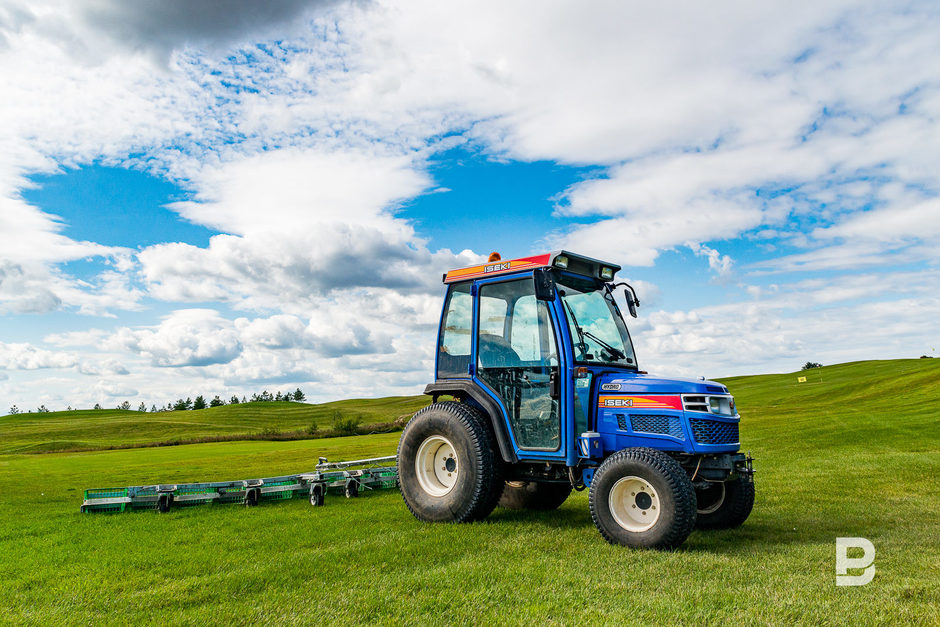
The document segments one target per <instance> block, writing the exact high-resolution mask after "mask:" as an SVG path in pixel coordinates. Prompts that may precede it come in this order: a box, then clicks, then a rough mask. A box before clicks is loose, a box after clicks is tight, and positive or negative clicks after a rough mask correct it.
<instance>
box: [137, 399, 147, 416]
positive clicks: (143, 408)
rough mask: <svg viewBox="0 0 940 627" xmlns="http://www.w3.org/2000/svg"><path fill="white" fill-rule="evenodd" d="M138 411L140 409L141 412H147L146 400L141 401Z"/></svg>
mask: <svg viewBox="0 0 940 627" xmlns="http://www.w3.org/2000/svg"><path fill="white" fill-rule="evenodd" d="M137 411H139V412H141V413H147V406H146V405H144V402H143V401H141V402H140V405H138V406H137Z"/></svg>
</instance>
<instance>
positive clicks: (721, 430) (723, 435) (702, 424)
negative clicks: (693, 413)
mask: <svg viewBox="0 0 940 627" xmlns="http://www.w3.org/2000/svg"><path fill="white" fill-rule="evenodd" d="M689 422H690V423H692V433H693V434H694V435H695V441H696V442H698V443H699V444H737V443H738V423H736V422H720V421H718V420H706V419H704V418H692V419H690V420H689Z"/></svg>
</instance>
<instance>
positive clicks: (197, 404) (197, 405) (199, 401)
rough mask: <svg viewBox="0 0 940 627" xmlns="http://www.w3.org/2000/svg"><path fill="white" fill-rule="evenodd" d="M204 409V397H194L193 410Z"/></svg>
mask: <svg viewBox="0 0 940 627" xmlns="http://www.w3.org/2000/svg"><path fill="white" fill-rule="evenodd" d="M205 408H206V397H204V396H203V395H202V394H200V395H199V396H197V397H196V400H195V401H193V409H205Z"/></svg>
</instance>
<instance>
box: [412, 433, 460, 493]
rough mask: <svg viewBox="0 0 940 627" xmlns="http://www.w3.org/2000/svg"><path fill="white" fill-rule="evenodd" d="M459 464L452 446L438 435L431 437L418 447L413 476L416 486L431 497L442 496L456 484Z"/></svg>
mask: <svg viewBox="0 0 940 627" xmlns="http://www.w3.org/2000/svg"><path fill="white" fill-rule="evenodd" d="M459 471H460V463H459V460H458V459H457V453H456V452H455V451H454V445H453V444H451V442H450V440H448V439H447V438H445V437H443V436H440V435H432V436H431V437H429V438H427V439H426V440H425V441H424V442H422V443H421V446H419V447H418V455H417V457H416V459H415V474H416V475H417V476H418V485H420V486H421V489H422V490H424V491H425V492H427V493H428V494H430V495H431V496H444V495H445V494H447V493H448V492H450V491H451V490H452V489H453V487H454V484H456V483H457V476H458V474H459Z"/></svg>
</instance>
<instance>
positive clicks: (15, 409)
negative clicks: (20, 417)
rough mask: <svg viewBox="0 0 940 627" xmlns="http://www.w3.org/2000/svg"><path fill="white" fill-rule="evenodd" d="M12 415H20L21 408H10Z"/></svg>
mask: <svg viewBox="0 0 940 627" xmlns="http://www.w3.org/2000/svg"><path fill="white" fill-rule="evenodd" d="M10 413H11V414H18V413H20V408H19V407H17V406H16V405H14V406H13V407H11V408H10Z"/></svg>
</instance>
